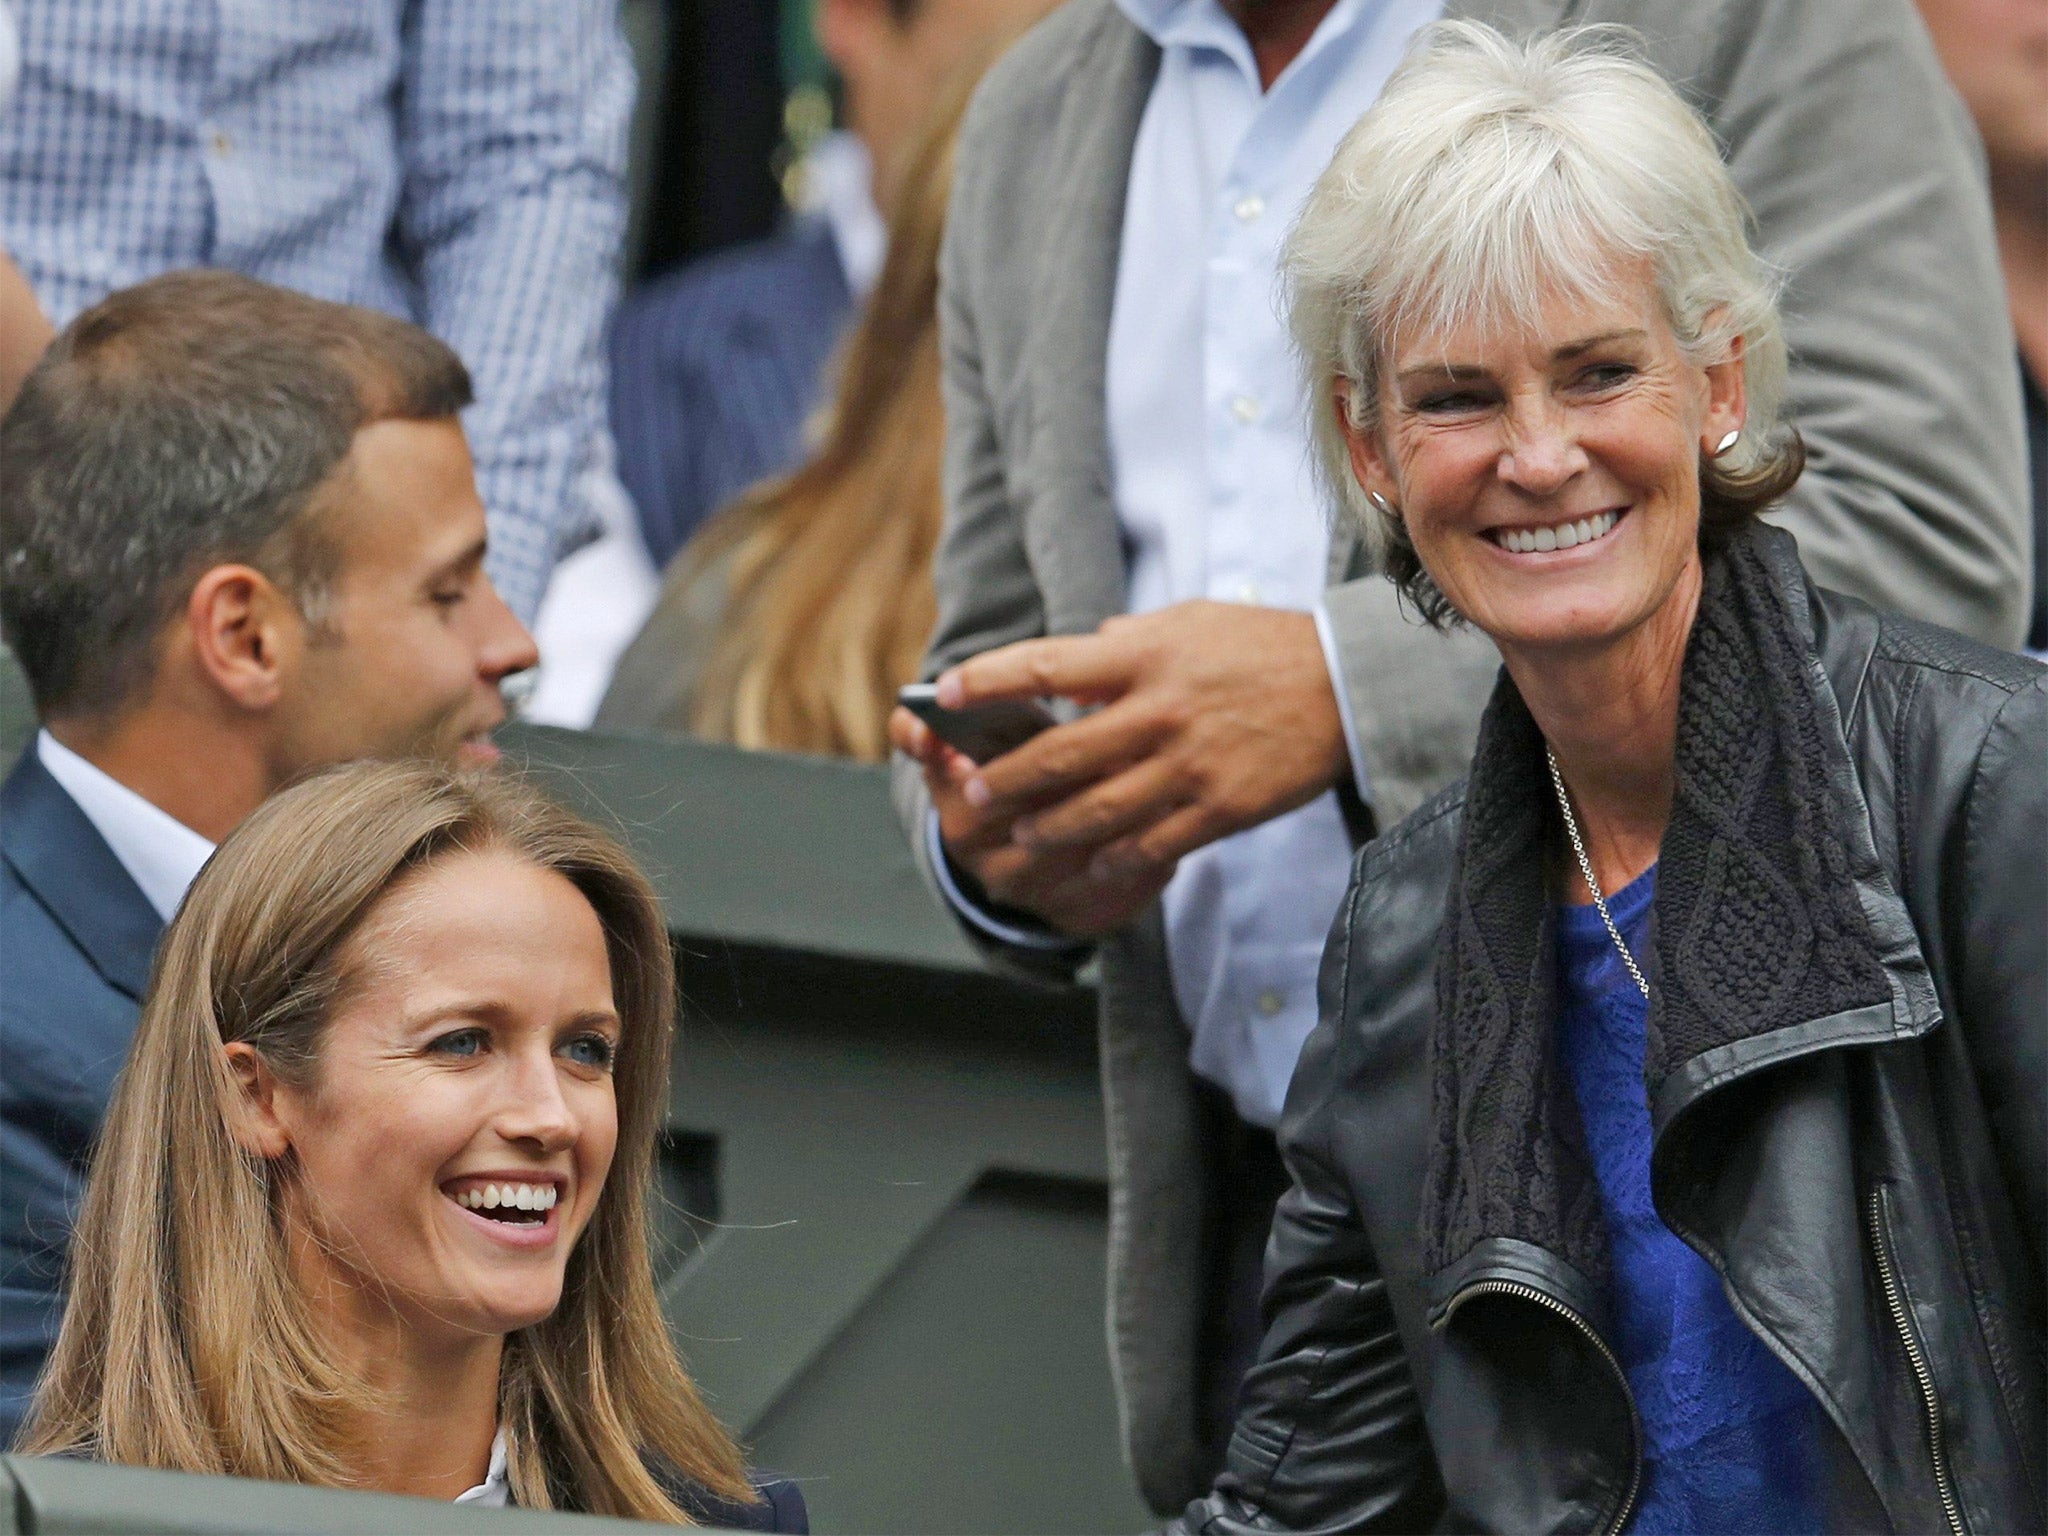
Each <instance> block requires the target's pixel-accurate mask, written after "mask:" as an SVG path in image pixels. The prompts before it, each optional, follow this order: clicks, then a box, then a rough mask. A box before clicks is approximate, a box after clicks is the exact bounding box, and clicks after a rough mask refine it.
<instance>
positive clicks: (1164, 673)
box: [896, 602, 1349, 934]
mask: <svg viewBox="0 0 2048 1536" xmlns="http://www.w3.org/2000/svg"><path fill="white" fill-rule="evenodd" d="M938 685H939V702H940V703H941V704H943V705H945V706H946V707H947V708H949V709H957V708H961V707H963V706H966V705H969V704H981V703H987V702H990V701H993V700H996V699H1024V698H1036V697H1059V698H1068V699H1073V700H1075V701H1076V702H1078V703H1082V704H1090V705H1099V706H1101V707H1100V708H1098V709H1096V710H1095V711H1094V712H1092V713H1090V714H1088V715H1085V716H1083V717H1082V718H1081V719H1079V720H1076V721H1074V722H1073V723H1071V724H1068V725H1061V726H1056V727H1054V728H1053V729H1052V730H1049V731H1046V732H1044V733H1042V734H1041V735H1039V736H1037V737H1035V738H1034V739H1033V740H1031V741H1028V742H1026V743H1025V744H1024V745H1023V746H1021V747H1019V748H1017V749H1016V750H1015V751H1013V752H1008V753H1005V754H1004V755H1003V756H1002V757H999V758H997V759H995V760H994V761H993V762H990V763H987V764H984V765H982V766H981V767H979V768H977V767H975V766H974V765H973V764H972V763H970V762H968V761H967V760H966V759H965V758H963V757H961V756H960V755H959V754H958V753H955V752H952V751H951V749H950V748H946V747H945V746H944V744H943V743H936V742H929V741H927V740H925V739H923V738H919V744H920V745H922V746H924V750H922V751H920V750H915V749H914V748H913V747H912V746H911V745H910V744H909V743H910V741H911V740H912V737H911V733H910V732H909V730H908V728H907V726H905V725H903V722H904V721H907V722H908V723H909V724H910V725H915V724H917V722H915V721H914V720H912V719H910V717H908V716H907V715H905V716H903V717H902V721H899V722H898V724H899V727H900V728H899V730H898V732H897V737H896V741H897V745H898V746H900V747H902V748H903V749H904V750H905V751H907V752H910V753H911V755H912V756H915V757H917V758H918V760H919V761H920V762H922V763H923V764H924V765H925V779H926V783H927V784H928V785H930V786H931V787H932V790H933V802H934V804H936V805H937V806H938V807H939V826H940V833H941V836H942V837H943V839H944V841H945V844H946V850H947V853H948V854H949V855H950V856H951V857H952V858H954V859H955V861H956V862H957V863H959V864H960V865H961V866H962V867H963V868H965V869H967V870H969V871H970V872H971V873H973V874H974V875H975V877H976V878H977V879H979V880H980V881H981V882H982V885H983V886H984V887H985V888H986V889H987V890H988V892H989V894H990V895H991V896H993V897H994V898H995V899H996V900H998V901H1002V902H1005V903H1007V904H1010V905H1015V906H1020V907H1024V908H1026V909H1027V910H1030V911H1034V912H1037V913H1039V914H1040V915H1041V916H1043V917H1045V918H1046V920H1047V921H1049V922H1051V923H1052V924H1053V925H1054V926H1055V927H1058V928H1060V929H1062V930H1063V931H1066V932H1069V933H1077V934H1078V933H1099V932H1103V931H1106V930H1107V929H1109V928H1114V927H1117V926H1119V925H1120V924H1121V923H1123V922H1126V921H1128V920H1129V919H1130V918H1131V917H1132V916H1134V915H1135V914H1136V913H1137V912H1138V910H1139V909H1140V908H1142V907H1143V906H1144V904H1145V903H1146V902H1148V901H1150V900H1151V899H1152V897H1153V896H1154V895H1156V894H1157V893H1158V891H1159V890H1160V889H1162V888H1163V887H1164V886H1165V884H1166V882H1167V880H1168V879H1170V878H1171V877H1172V874H1173V870H1174V867H1175V866H1176V865H1177V864H1178V863H1179V861H1180V859H1181V858H1182V857H1184V856H1185V855H1186V854H1188V853H1191V852H1192V851H1194V850H1195V849H1197V848H1200V847H1202V846H1203V845H1205V844H1207V843H1212V842H1214V841H1216V840H1217V839H1218V838H1223V837H1228V836H1229V835H1230V834H1232V833H1233V832H1239V831H1242V830H1244V829H1245V828H1246V827H1251V826H1256V825H1257V824H1259V823H1260V822H1263V821H1268V820H1270V819H1271V818H1273V817H1275V816H1278V815H1280V814H1282V813H1283V812H1286V811H1290V810H1293V809H1294V808H1295V807H1296V806H1299V805H1304V804H1306V803H1307V802H1308V801H1310V800H1312V799H1314V798H1315V797H1316V796H1317V795H1319V794H1321V793H1322V792H1323V791H1325V790H1327V789H1328V788H1330V786H1331V785H1333V784H1334V783H1336V782H1337V779H1338V776H1339V775H1340V774H1342V773H1344V772H1346V771H1347V770H1348V766H1349V761H1348V754H1347V748H1346V746H1345V742H1344V727H1343V720H1342V716H1341V715H1340V714H1339V712H1338V708H1337V697H1336V693H1335V691H1334V688H1333V684H1332V681H1331V678H1330V674H1329V670H1328V668H1327V667H1326V666H1325V665H1324V661H1323V650H1322V645H1321V642H1320V641H1319V640H1318V639H1317V636H1316V626H1315V620H1314V619H1313V618H1312V617H1311V616H1310V615H1308V614H1305V613H1294V612H1289V611H1286V610H1282V609H1274V608H1253V607H1247V606H1243V605H1240V604H1235V603H1214V602H1188V603H1178V604H1175V605H1174V606H1173V607H1171V608H1163V609H1160V610H1158V611H1157V612H1154V613H1149V614H1142V615H1138V616H1136V617H1122V618H1115V619H1111V620H1110V621H1109V622H1108V623H1106V624H1104V625H1103V626H1102V629H1101V630H1100V631H1099V632H1098V633H1096V634H1093V635H1084V636H1073V637H1066V638H1054V639H1045V640H1024V641H1020V642H1018V643H1017V644H1015V645H1008V646H1004V647H1003V648H1002V649H1000V650H995V651H989V652H987V653H985V654H984V655H981V656H977V657H974V658H973V659H971V660H969V661H966V662H963V663H961V664H960V665H959V666H957V667H954V668H951V669H950V670H948V671H947V672H945V673H944V674H942V675H941V676H940V678H939V684H938ZM919 730H920V731H921V730H922V727H921V726H920V727H919ZM925 735H926V737H928V735H929V733H925ZM934 748H936V750H934ZM949 807H950V811H951V814H950V815H949ZM970 813H972V814H970ZM1090 890H1092V891H1093V892H1094V893H1095V894H1093V895H1092V896H1090V897H1089V898H1088V899H1086V900H1083V899H1081V898H1082V894H1083V893H1084V892H1087V891H1090ZM1077 918H1078V919H1081V921H1082V922H1083V923H1084V924H1085V926H1076V925H1075V919H1077Z"/></svg>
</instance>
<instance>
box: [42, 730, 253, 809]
mask: <svg viewBox="0 0 2048 1536" xmlns="http://www.w3.org/2000/svg"><path fill="white" fill-rule="evenodd" d="M44 728H45V729H47V730H48V731H49V733H50V734H51V735H52V736H54V737H56V738H57V740H58V741H60V742H62V743H63V744H64V745H65V746H66V747H69V748H70V749H71V750H72V751H73V752H76V753H77V754H78V755H79V756H80V757H82V758H84V759H85V760H86V761H87V762H88V763H91V764H92V765H93V767H95V768H97V769H99V771H100V772H101V773H104V774H105V775H106V776H107V777H108V778H110V779H112V780H114V782H115V783H117V784H121V785H124V786H125V787H127V788H128V789H131V790H133V791H134V792H135V793H136V794H138V795H140V796H141V797H142V798H143V799H145V800H147V801H148V802H149V803H150V804H151V805H153V806H155V807H156V808H157V809H158V810H160V811H162V812H163V813H164V814H165V815H167V816H169V817H171V818H173V819H174V820H176V821H180V822H182V823H184V824H185V825H186V826H188V827H190V828H191V829H192V830H193V831H194V832H197V833H198V834H199V835H200V836H201V837H203V838H205V839H206V840H207V841H208V842H210V843H218V842H220V841H221V840H222V839H224V838H225V837H226V836H227V835H228V834H229V833H230V832H232V831H234V830H235V828H236V827H238V826H240V825H241V824H242V821H243V820H244V819H245V818H246V817H247V816H248V815H249V813H250V812H251V811H253V810H255V809H256V807H257V806H259V805H261V804H262V803H263V801H264V798H265V797H266V796H267V795H268V794H269V793H270V790H271V787H272V786H271V784H270V774H269V771H268V769H267V767H266V765H265V762H264V759H263V756H262V753H261V751H260V750H259V749H258V748H256V747H255V746H253V745H252V744H251V743H250V742H249V741H247V740H246V739H245V738H244V737H243V736H242V735H240V734H239V733H237V732H235V731H232V730H225V729H220V728H218V727H217V726H215V725H214V724H213V723H212V722H210V721H209V720H207V719H206V718H204V717H203V716H197V717H195V716H193V715H190V714H187V713H185V712H182V711H178V712H173V711H170V710H166V709H164V708H162V707H160V706H156V705H153V704H148V703H145V704H143V705H140V706H138V707H136V708H135V709H133V710H127V711H123V712H121V713H120V714H118V715H117V716H115V717H114V718H113V719H111V720H100V719H95V718H91V717H86V716H70V717H65V718H60V719H54V720H49V721H46V722H45V726H44Z"/></svg>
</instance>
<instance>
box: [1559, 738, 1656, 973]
mask: <svg viewBox="0 0 2048 1536" xmlns="http://www.w3.org/2000/svg"><path fill="white" fill-rule="evenodd" d="M1543 760H1544V761H1545V762H1546V763H1548V764H1549V765H1550V784H1551V787H1552V788H1553V789H1555V790H1556V791H1557V808H1558V809H1559V810H1561V811H1563V812H1564V830H1565V832H1566V834H1567V835H1568V836H1569V837H1570V838H1571V840H1572V852H1573V853H1574V854H1576V855H1577V856H1578V860H1579V873H1580V874H1582V875H1584V876H1585V877H1586V889H1587V890H1589V891H1591V892H1592V893H1593V905H1594V906H1596V907H1598V908H1599V909H1600V921H1601V922H1603V923H1605V924H1606V925H1607V936H1608V937H1609V938H1610V939H1612V940H1614V947H1615V948H1616V949H1618V950H1620V951H1621V963H1622V964H1623V965H1625V966H1627V967H1628V973H1629V975H1631V976H1633V977H1635V979H1636V986H1637V987H1638V988H1639V989H1640V990H1641V992H1642V994H1643V1001H1645V1002H1648V1001H1649V998H1650V984H1649V982H1647V981H1645V980H1644V979H1643V972H1642V968H1641V967H1640V966H1638V965H1637V964H1636V957H1635V956H1634V955H1632V954H1630V953H1629V952H1628V945H1627V944H1626V943H1624V942H1623V941H1622V937H1621V930H1620V929H1619V928H1617V927H1615V926H1614V915H1613V914H1612V913H1611V912H1609V911H1608V910H1607V898H1606V897H1605V896H1602V895H1601V894H1600V882H1599V881H1598V880H1595V879H1594V878H1593V861H1592V860H1591V859H1589V858H1587V857H1586V842H1585V839H1584V838H1582V837H1580V836H1579V819H1578V817H1576V816H1574V815H1573V814H1572V797H1571V796H1570V795H1568V794H1566V793H1565V792H1564V775H1563V774H1561V773H1559V772H1558V771H1557V754H1556V753H1555V752H1553V751H1551V750H1550V743H1549V742H1545V743H1544V744H1543Z"/></svg>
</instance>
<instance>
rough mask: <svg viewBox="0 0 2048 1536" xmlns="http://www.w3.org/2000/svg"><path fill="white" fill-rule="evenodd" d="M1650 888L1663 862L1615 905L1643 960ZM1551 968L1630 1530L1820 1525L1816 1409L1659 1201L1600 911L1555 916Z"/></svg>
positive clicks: (1639, 1085)
mask: <svg viewBox="0 0 2048 1536" xmlns="http://www.w3.org/2000/svg"><path fill="white" fill-rule="evenodd" d="M1656 888H1657V871H1656V869H1655V867H1654V866H1653V867H1652V868H1651V869H1650V870H1649V871H1648V872H1647V873H1646V874H1644V875H1642V876H1641V877H1640V878H1638V879H1637V880H1636V881H1635V882H1634V883H1633V884H1631V885H1629V886H1628V887H1627V888H1625V889H1624V890H1622V891H1620V892H1618V893H1617V894H1616V895H1615V896H1614V897H1613V898H1611V899H1610V900H1609V902H1608V904H1607V909H1608V911H1609V912H1611V913H1612V914H1613V916H1614V922H1615V926H1617V927H1618V928H1620V929H1621V932H1622V936H1623V937H1624V938H1625V939H1627V941H1628V945H1629V948H1630V950H1631V951H1632V952H1634V953H1635V954H1636V955H1638V956H1641V955H1644V954H1646V953H1648V949H1649V936H1650V905H1651V898H1652V897H1653V896H1654V895H1655V894H1656ZM1557 971H1558V1001H1559V1009H1558V1020H1557V1041H1558V1053H1559V1056H1560V1057H1561V1059H1562V1061H1563V1065H1564V1068H1565V1071H1566V1072H1567V1073H1568V1074H1569V1075H1570V1078H1571V1084H1572V1091H1573V1093H1574V1095H1575V1096H1576V1097H1577V1099H1578V1104H1579V1115H1580V1118H1581V1119H1582V1120H1583V1121H1584V1123H1585V1127H1586V1142H1587V1146H1588V1148H1589V1150H1590V1151H1591V1153H1592V1157H1593V1167H1594V1172H1595V1175H1596V1176H1597V1177H1598V1179H1599V1181H1600V1203H1601V1208H1602V1210H1603V1212H1604V1213H1605V1215H1606V1219H1607V1234H1608V1242H1609V1244H1610V1249H1611V1253H1612V1257H1613V1269H1614V1279H1613V1287H1614V1326H1613V1329H1612V1336H1611V1338H1610V1340H1609V1342H1610V1343H1611V1344H1612V1345H1613V1348H1614V1353H1615V1355H1616V1356H1617V1357H1618V1358H1619V1359H1620V1361H1621V1366H1622V1369H1623V1370H1624V1371H1625V1372H1626V1373H1627V1375H1628V1382H1629V1387H1630V1390H1631V1391H1633V1392H1634V1394H1635V1399H1636V1409H1637V1411H1638V1413H1639V1414H1640V1415H1641V1418H1642V1430H1643V1481H1642V1487H1641V1489H1640V1490H1639V1492H1638V1495H1637V1503H1636V1508H1635V1514H1634V1517H1633V1518H1632V1519H1631V1520H1630V1522H1629V1530H1630V1531H1631V1532H1634V1533H1638V1536H1651V1533H1658V1536H1662V1533H1665V1532H1680V1531H1714V1532H1727V1533H1735V1532H1750V1531H1754V1532H1770V1533H1776V1536H1785V1533H1790V1532H1808V1531H1819V1530H1821V1529H1822V1528H1823V1525H1822V1516H1821V1511H1820V1507H1819V1494H1820V1489H1821V1488H1822V1486H1823V1481H1822V1472H1821V1466H1820V1439H1819V1432H1820V1406H1819V1404H1818V1403H1816V1402H1815V1401H1814V1399H1813V1397H1812V1396H1811V1395H1810V1394H1809V1393H1808V1392H1807V1390H1806V1388H1805V1386H1804V1385H1803V1384H1802V1383H1801V1382H1800V1381H1799V1379H1798V1378H1797V1377H1795V1376H1794V1375H1793V1374H1792V1373H1791V1372H1790V1371H1789V1370H1787V1369H1786V1368H1785V1366H1784V1364H1783V1363H1782V1362H1781V1361H1780V1360H1779V1359H1778V1357H1777V1356H1776V1355H1774V1354H1772V1353H1771V1352H1770V1350H1769V1349H1768V1348H1767V1347H1766V1346H1765V1345H1764V1343H1763V1341H1762V1340H1760V1339H1759V1338H1757V1336H1756V1335H1755V1334H1753V1333H1752V1332H1750V1330H1749V1329H1748V1328H1747V1327H1746V1326H1745V1325H1744V1324H1743V1322H1742V1320H1741V1319H1740V1318H1739V1317H1737V1316H1736V1315H1735V1311H1734V1308H1732V1307H1731V1306H1729V1304H1728V1298H1727V1296H1726V1294H1725V1293H1724V1292H1723V1291H1722V1289H1721V1280H1720V1276H1719V1275H1717V1274H1716V1273H1715V1272H1714V1270H1713V1267H1712V1266H1711V1265H1709V1264H1708V1263H1707V1262H1706V1260H1704V1259H1702V1258H1701V1257H1700V1256H1699V1255H1698V1254H1697V1253H1695V1252H1693V1250H1692V1249H1691V1248H1689V1247H1687V1246H1686V1245H1685V1243H1683V1242H1682V1241H1680V1240H1679V1238H1678V1237H1677V1236H1675V1235H1674V1234H1673V1233H1672V1231H1671V1230H1670V1228H1668V1227H1666V1226H1665V1225H1664V1223H1663V1221H1662V1220H1661V1219H1659V1217H1658V1215H1657V1211H1656V1208H1655V1207H1654V1206H1653V1205H1652V1204H1651V1202H1650V1106H1649V1099H1648V1096H1647V1093H1646V1090H1645V1089H1644V1087H1643V1049H1644V1044H1645V1040H1646V1034H1645V1019H1646V1014H1647V1005H1646V1003H1645V1001H1644V999H1643V994H1642V993H1641V992H1640V991H1639V990H1638V989H1637V987H1636V984H1635V981H1634V979H1633V978H1631V977H1630V975H1629V973H1628V970H1627V968H1626V967H1625V966H1624V965H1623V964H1622V961H1621V956H1620V955H1619V954H1617V953H1616V952H1615V948H1614V941H1613V940H1612V939H1611V938H1609V937H1608V933H1607V929H1606V926H1605V925H1604V924H1603V923H1602V922H1601V921H1600V912H1599V909H1598V908H1596V907H1592V906H1583V907H1577V906H1570V907H1560V908H1559V909H1558V911H1557Z"/></svg>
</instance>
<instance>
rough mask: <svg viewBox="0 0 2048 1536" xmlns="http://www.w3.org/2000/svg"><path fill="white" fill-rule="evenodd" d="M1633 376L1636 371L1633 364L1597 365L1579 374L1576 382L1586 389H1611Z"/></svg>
mask: <svg viewBox="0 0 2048 1536" xmlns="http://www.w3.org/2000/svg"><path fill="white" fill-rule="evenodd" d="M1635 376H1636V370H1635V367H1634V365H1633V364H1630V363H1597V364H1595V365H1594V366H1593V367H1591V368H1588V369H1587V370H1586V371H1585V372H1584V373H1582V374H1580V375H1579V380H1578V381H1579V383H1580V384H1581V385H1582V386H1584V387H1585V388H1587V389H1593V390H1601V389H1613V388H1614V387H1615V386H1616V385H1618V384H1626V383H1627V382H1628V381H1629V380H1630V379H1632V378H1634V377H1635Z"/></svg>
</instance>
